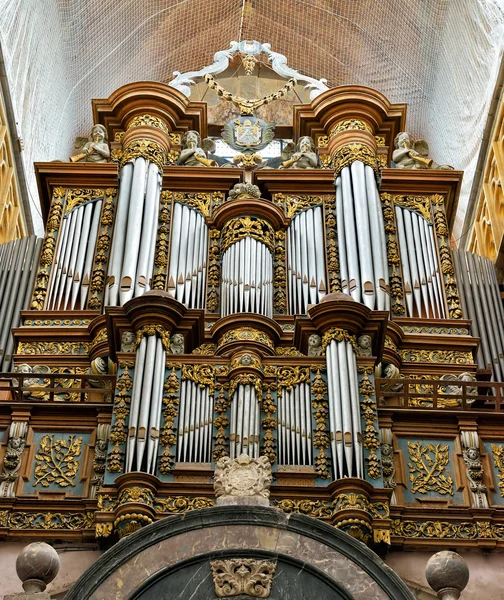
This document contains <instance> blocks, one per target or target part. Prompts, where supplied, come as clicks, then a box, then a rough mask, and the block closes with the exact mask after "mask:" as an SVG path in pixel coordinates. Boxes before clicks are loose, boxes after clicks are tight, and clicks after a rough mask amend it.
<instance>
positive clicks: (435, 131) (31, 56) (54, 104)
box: [0, 0, 504, 235]
mask: <svg viewBox="0 0 504 600" xmlns="http://www.w3.org/2000/svg"><path fill="white" fill-rule="evenodd" d="M243 39H256V40H258V41H260V42H263V43H264V42H269V43H270V44H271V47H272V49H273V50H275V51H277V52H281V53H282V54H285V55H286V56H287V57H288V60H289V65H291V66H293V67H294V68H295V69H297V70H299V71H301V72H303V73H305V74H308V75H310V76H312V77H316V78H322V77H324V78H326V79H327V80H328V85H329V86H331V87H333V86H338V85H343V84H359V85H366V86H370V87H373V88H376V89H378V90H379V91H381V92H383V93H384V94H385V95H386V96H387V97H388V98H389V100H391V101H392V102H406V103H408V118H407V123H408V129H409V130H410V131H411V132H412V133H413V134H414V135H416V136H418V137H424V138H426V139H427V140H428V142H429V144H430V147H431V153H432V155H433V156H434V158H435V159H436V160H437V161H438V162H442V163H449V164H452V165H454V166H455V167H456V168H457V169H464V170H466V177H465V182H464V186H463V191H462V197H461V201H460V213H459V218H458V220H457V228H458V229H457V231H456V234H457V235H458V234H460V233H461V231H460V230H461V223H462V220H461V219H462V217H463V213H464V211H465V205H466V203H467V200H468V198H469V191H470V187H471V183H472V177H473V174H474V169H475V165H476V160H477V156H478V151H479V147H480V143H481V137H482V132H483V130H484V127H485V123H486V118H487V114H488V108H489V105H490V101H491V97H492V94H493V90H494V86H495V81H496V76H497V72H498V66H499V60H500V54H501V52H502V49H503V48H504V9H503V8H502V5H501V2H500V0H421V1H419V0H382V1H381V2H379V1H377V0H143V1H142V2H138V0H121V2H117V1H111V0H87V1H86V2H82V0H80V1H77V0H46V1H45V2H40V0H0V40H1V43H2V49H3V54H4V59H5V63H6V65H5V66H6V71H7V79H8V83H9V87H10V90H11V96H12V100H13V104H14V110H15V113H16V117H17V122H18V134H19V136H20V137H22V139H23V142H24V151H23V155H24V162H25V168H26V170H27V174H28V183H29V188H30V190H31V194H32V203H33V205H34V208H33V213H34V219H35V221H36V222H37V212H38V209H37V207H36V206H35V205H36V204H37V200H36V187H35V186H34V181H33V175H32V168H31V165H32V163H33V161H41V160H54V159H66V158H67V157H68V155H69V153H70V152H71V150H72V147H73V142H74V139H75V137H76V136H82V135H87V132H88V130H89V128H90V125H91V104H90V101H91V99H92V98H99V97H107V96H108V95H109V94H110V93H111V92H112V91H114V90H115V89H117V88H118V87H120V86H121V85H124V84H125V83H129V82H132V81H138V80H157V81H163V82H166V81H169V80H170V79H171V78H172V77H173V75H172V74H173V71H182V72H184V71H188V70H191V69H198V68H200V67H202V66H204V65H206V64H210V63H211V62H213V54H214V53H215V52H216V51H218V50H221V49H224V48H227V47H228V46H229V42H230V41H232V40H238V41H239V40H243ZM38 231H39V232H40V227H39V229H38Z"/></svg>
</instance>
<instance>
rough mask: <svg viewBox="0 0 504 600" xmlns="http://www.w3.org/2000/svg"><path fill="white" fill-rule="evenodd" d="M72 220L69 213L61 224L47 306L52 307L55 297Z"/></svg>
mask: <svg viewBox="0 0 504 600" xmlns="http://www.w3.org/2000/svg"><path fill="white" fill-rule="evenodd" d="M69 221H70V217H69V215H67V217H66V218H64V219H63V223H62V225H61V230H60V233H59V236H58V247H57V249H56V257H55V260H54V267H53V275H52V277H51V282H50V284H49V290H48V291H47V306H48V307H50V306H51V304H52V299H53V292H54V289H55V283H56V279H57V278H58V280H59V277H58V275H57V274H58V273H59V272H60V270H61V260H62V256H63V251H64V250H65V249H66V240H67V237H68V224H69Z"/></svg>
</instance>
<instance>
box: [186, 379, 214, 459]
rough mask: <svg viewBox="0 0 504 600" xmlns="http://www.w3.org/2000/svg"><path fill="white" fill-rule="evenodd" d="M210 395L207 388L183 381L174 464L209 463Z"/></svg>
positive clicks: (210, 437)
mask: <svg viewBox="0 0 504 600" xmlns="http://www.w3.org/2000/svg"><path fill="white" fill-rule="evenodd" d="M212 415H213V395H210V389H209V388H208V386H201V385H200V384H199V383H196V382H194V381H191V380H188V379H187V380H183V381H182V384H181V386H180V413H179V426H178V434H177V461H178V462H197V463H200V462H201V463H208V462H211V460H212V458H211V451H212V426H213V419H212Z"/></svg>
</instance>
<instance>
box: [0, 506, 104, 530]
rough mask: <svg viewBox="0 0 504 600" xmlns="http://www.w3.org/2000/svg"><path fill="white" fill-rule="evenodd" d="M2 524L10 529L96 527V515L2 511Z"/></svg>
mask: <svg viewBox="0 0 504 600" xmlns="http://www.w3.org/2000/svg"><path fill="white" fill-rule="evenodd" d="M0 526H1V527H8V528H9V529H23V530H25V529H44V530H51V531H54V530H57V529H63V530H70V531H78V530H81V529H94V527H95V516H94V513H93V512H91V511H87V512H71V513H65V512H56V513H53V512H47V511H44V512H35V513H29V512H24V511H12V512H10V511H7V510H6V511H0Z"/></svg>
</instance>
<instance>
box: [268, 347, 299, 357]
mask: <svg viewBox="0 0 504 600" xmlns="http://www.w3.org/2000/svg"><path fill="white" fill-rule="evenodd" d="M275 354H276V355H277V356H305V355H304V354H303V353H302V352H300V351H299V350H298V349H297V348H295V347H294V346H290V347H288V348H286V347H284V346H277V347H276V348H275Z"/></svg>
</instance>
